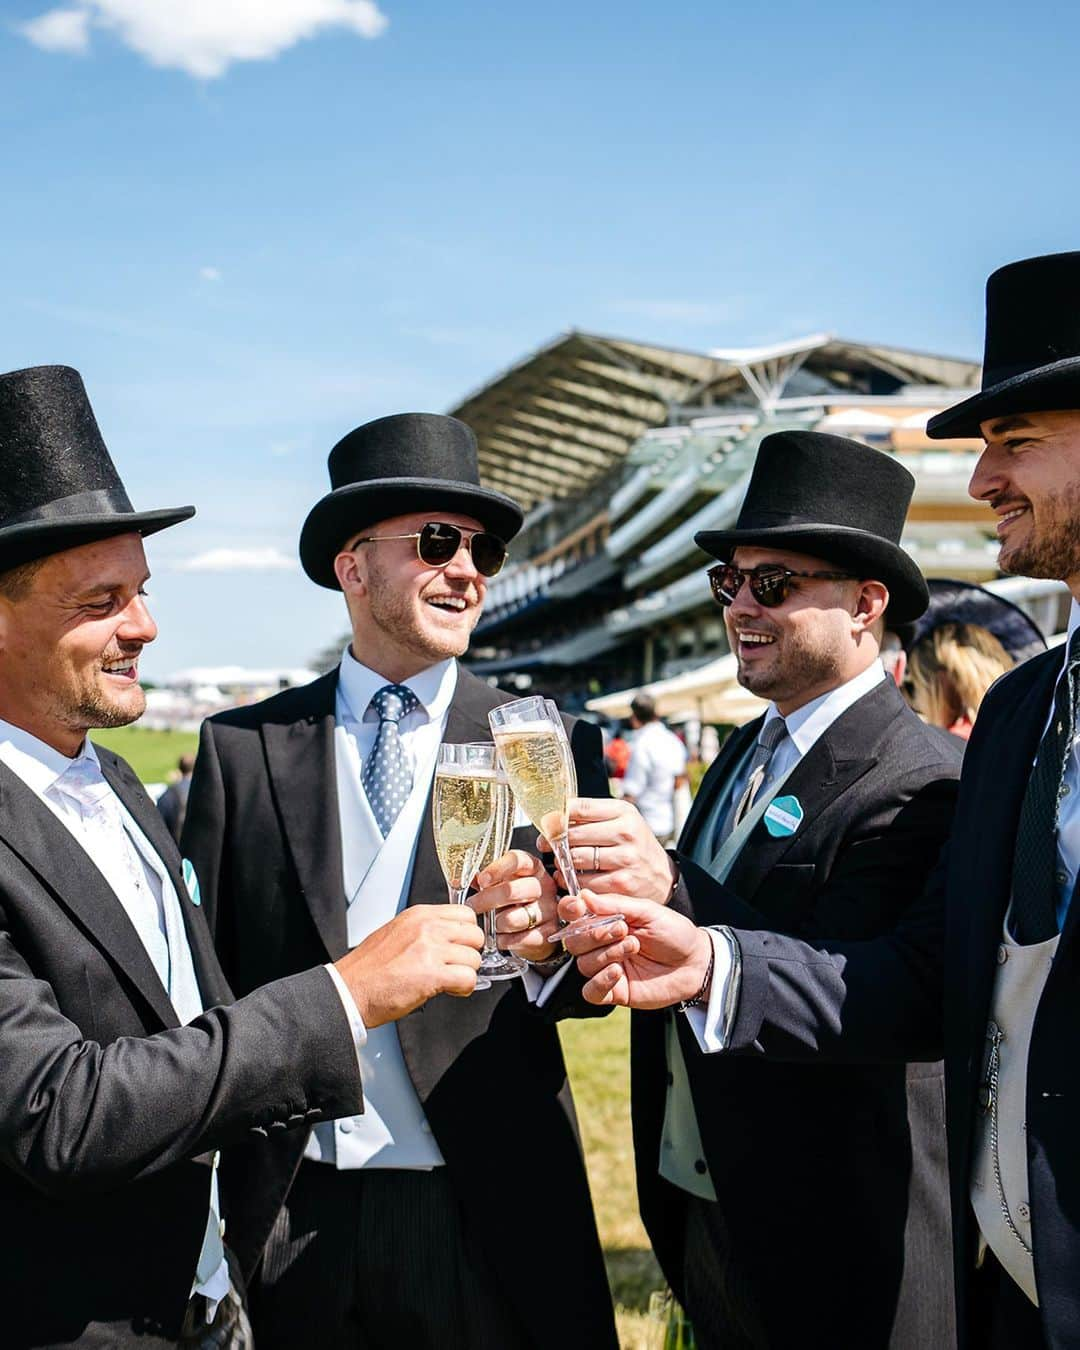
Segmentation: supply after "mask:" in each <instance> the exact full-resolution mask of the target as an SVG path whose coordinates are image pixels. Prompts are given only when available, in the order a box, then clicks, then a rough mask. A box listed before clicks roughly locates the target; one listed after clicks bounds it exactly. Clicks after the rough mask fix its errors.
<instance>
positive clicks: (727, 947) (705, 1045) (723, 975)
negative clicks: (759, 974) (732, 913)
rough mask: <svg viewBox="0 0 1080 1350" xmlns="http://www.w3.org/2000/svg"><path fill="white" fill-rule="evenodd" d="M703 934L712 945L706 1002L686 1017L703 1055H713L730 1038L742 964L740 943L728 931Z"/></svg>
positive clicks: (736, 1006)
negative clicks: (711, 967) (711, 973)
mask: <svg viewBox="0 0 1080 1350" xmlns="http://www.w3.org/2000/svg"><path fill="white" fill-rule="evenodd" d="M705 931H706V932H707V933H708V934H709V937H710V939H711V940H712V945H713V975H712V984H711V985H710V986H709V999H708V1002H707V1003H706V1005H705V1007H703V1008H687V1009H686V1012H685V1017H686V1020H687V1021H688V1022H689V1023H690V1030H691V1031H692V1032H693V1033H694V1036H695V1038H696V1039H697V1043H698V1045H699V1046H700V1047H701V1050H702V1053H703V1054H706V1055H712V1054H715V1053H716V1052H717V1051H718V1050H725V1049H726V1048H727V1043H728V1041H729V1040H730V1038H731V1029H732V1027H733V1026H734V1025H735V1012H736V1010H737V1009H738V1006H739V987H740V984H741V981H742V963H741V959H740V956H741V954H740V952H739V944H738V942H737V941H736V939H735V935H734V934H733V933H732V931H731V929H730V928H726V927H720V928H707V929H706V930H705Z"/></svg>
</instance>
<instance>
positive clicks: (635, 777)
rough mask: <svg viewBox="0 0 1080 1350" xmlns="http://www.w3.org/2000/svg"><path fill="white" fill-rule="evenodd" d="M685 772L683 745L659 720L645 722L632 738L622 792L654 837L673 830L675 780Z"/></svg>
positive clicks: (670, 832) (659, 836)
mask: <svg viewBox="0 0 1080 1350" xmlns="http://www.w3.org/2000/svg"><path fill="white" fill-rule="evenodd" d="M685 772H686V746H685V745H683V743H682V741H680V740H679V738H678V736H676V735H675V733H674V732H672V731H669V730H668V729H667V727H666V726H664V724H663V722H661V721H659V720H655V721H652V722H646V723H645V725H644V726H643V727H642V728H641V730H640V731H639V732H638V733H637V735H636V736H635V737H634V744H633V749H632V750H631V751H630V763H629V764H628V765H627V766H626V774H625V776H624V777H623V780H622V791H623V796H624V797H632V798H633V799H634V805H635V806H636V807H637V809H638V810H639V811H640V812H641V814H642V816H643V817H644V819H645V823H646V825H648V827H649V829H650V830H652V832H653V834H655V835H656V837H657V838H658V839H670V838H671V835H672V834H673V833H674V831H675V779H676V778H679V777H680V776H681V775H682V774H684V773H685Z"/></svg>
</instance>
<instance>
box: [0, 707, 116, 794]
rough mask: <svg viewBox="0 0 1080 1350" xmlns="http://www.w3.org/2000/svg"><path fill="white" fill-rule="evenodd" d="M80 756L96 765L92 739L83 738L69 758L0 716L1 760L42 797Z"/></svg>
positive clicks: (96, 760)
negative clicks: (79, 746) (73, 755)
mask: <svg viewBox="0 0 1080 1350" xmlns="http://www.w3.org/2000/svg"><path fill="white" fill-rule="evenodd" d="M80 759H89V760H92V761H93V762H94V763H95V764H96V763H97V762H98V757H97V755H96V754H95V753H94V747H93V745H92V744H91V743H90V740H89V738H87V739H86V740H84V741H83V743H82V749H81V750H80V751H79V753H78V754H77V755H76V756H75V759H68V757H67V755H62V754H61V753H60V751H59V750H55V749H53V747H52V746H51V745H46V743H45V742H44V741H40V740H38V738H37V737H36V736H32V735H31V734H30V732H29V731H24V730H23V728H22V727H17V726H15V725H13V724H12V723H11V722H5V721H4V720H3V719H2V718H0V762H3V763H4V764H6V765H7V766H8V768H9V769H10V770H11V771H12V772H13V773H15V774H17V775H18V776H19V778H21V779H22V781H23V782H24V783H25V784H26V786H27V787H28V788H31V789H32V790H33V791H34V792H36V793H37V795H38V796H39V797H43V796H44V795H45V793H46V792H48V790H49V789H50V788H51V787H52V786H53V785H54V784H55V782H56V780H57V779H58V778H59V777H60V775H61V774H62V773H64V772H66V770H68V769H70V768H71V766H72V765H73V764H74V763H75V762H76V761H77V760H80Z"/></svg>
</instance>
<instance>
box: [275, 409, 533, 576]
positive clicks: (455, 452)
mask: <svg viewBox="0 0 1080 1350" xmlns="http://www.w3.org/2000/svg"><path fill="white" fill-rule="evenodd" d="M328 464H329V468H330V483H331V485H332V488H333V491H332V492H329V493H327V495H326V496H325V497H323V499H322V500H321V501H319V502H316V503H315V505H314V506H313V507H312V508H311V511H310V513H309V514H308V518H307V520H305V521H304V528H303V529H302V530H301V531H300V561H301V563H302V564H303V568H304V571H305V572H306V573H307V574H308V576H309V577H310V578H311V579H312V581H316V582H318V584H319V585H320V586H326V587H328V588H329V589H330V590H335V591H336V590H340V589H341V587H340V586H339V585H338V579H337V577H336V575H335V574H334V559H335V558H336V557H337V555H338V554H339V553H340V552H341V549H342V546H343V545H344V544H345V542H346V541H347V540H348V539H350V538H351V537H352V536H353V535H354V534H358V533H359V532H360V531H361V530H363V529H365V528H366V527H367V526H368V525H374V524H375V522H376V521H379V520H388V519H389V518H390V517H391V516H401V515H406V514H408V513H410V512H413V511H427V510H435V511H437V510H442V511H456V512H461V513H462V514H464V515H468V516H473V517H475V519H477V520H479V521H480V523H481V524H482V525H483V526H484V528H485V529H487V530H490V531H491V532H492V533H493V534H497V535H498V536H499V537H500V538H501V539H504V540H510V539H512V538H513V537H514V535H515V534H517V532H518V530H520V529H521V524H522V521H523V520H524V518H525V517H524V513H523V512H522V510H521V507H520V506H518V504H517V502H515V501H514V500H513V499H512V498H510V497H504V496H503V494H502V493H501V492H492V491H491V490H490V489H489V488H484V487H481V486H480V471H479V469H478V468H477V463H476V437H475V436H474V435H473V432H472V428H471V427H467V426H466V425H465V423H464V422H459V421H458V420H457V418H456V417H441V416H439V415H438V414H437V413H397V414H395V415H394V416H392V417H380V418H377V419H376V420H375V421H374V422H365V423H364V425H363V426H362V427H357V428H356V430H355V431H350V432H349V434H348V435H347V436H343V437H342V439H341V440H340V441H338V443H337V445H335V446H334V448H333V450H331V451H330V457H329V460H328Z"/></svg>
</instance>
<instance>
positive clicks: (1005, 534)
mask: <svg viewBox="0 0 1080 1350" xmlns="http://www.w3.org/2000/svg"><path fill="white" fill-rule="evenodd" d="M979 429H980V432H981V433H982V436H983V439H984V440H985V441H986V449H985V450H984V451H983V453H982V455H981V456H980V458H979V462H978V464H977V465H976V466H975V472H974V473H973V474H972V476H971V482H970V484H969V485H968V492H970V493H971V495H972V496H973V497H975V498H978V499H979V500H980V501H985V502H988V503H989V504H990V507H991V509H992V510H993V511H994V513H995V515H996V516H997V517H998V527H997V535H998V539H999V540H1000V543H1001V548H1000V551H999V553H998V566H999V567H1000V568H1001V570H1002V571H1003V572H1013V573H1017V574H1019V575H1021V576H1026V577H1052V578H1055V579H1057V580H1061V581H1066V582H1068V584H1069V587H1070V589H1071V590H1072V591H1073V594H1074V595H1075V594H1080V589H1078V588H1080V411H1076V412H1071V411H1070V412H1041V413H1024V414H1023V415H1016V416H1011V417H992V418H990V419H989V420H987V421H985V422H983V424H982V426H981V427H980V428H979Z"/></svg>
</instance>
